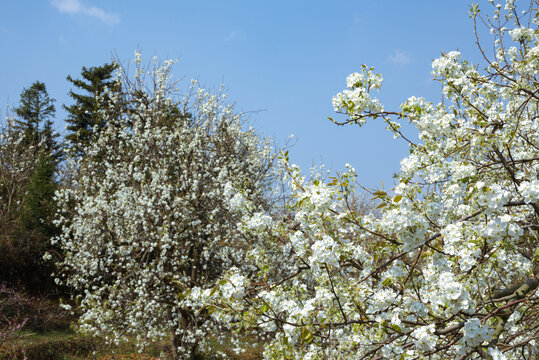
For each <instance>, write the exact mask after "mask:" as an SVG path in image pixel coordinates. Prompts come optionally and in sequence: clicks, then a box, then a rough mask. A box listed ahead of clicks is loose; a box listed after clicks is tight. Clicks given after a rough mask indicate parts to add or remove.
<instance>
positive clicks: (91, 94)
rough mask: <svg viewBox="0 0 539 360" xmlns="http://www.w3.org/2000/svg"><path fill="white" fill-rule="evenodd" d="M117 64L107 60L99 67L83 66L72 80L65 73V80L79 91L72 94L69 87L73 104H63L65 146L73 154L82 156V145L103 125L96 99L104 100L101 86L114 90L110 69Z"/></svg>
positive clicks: (89, 140)
mask: <svg viewBox="0 0 539 360" xmlns="http://www.w3.org/2000/svg"><path fill="white" fill-rule="evenodd" d="M116 69H117V64H115V63H109V64H104V65H102V66H92V67H90V68H87V67H83V68H82V71H81V76H82V79H73V78H72V77H71V76H69V75H68V76H67V80H68V81H69V82H71V83H72V84H73V85H74V86H75V87H76V88H78V89H80V90H81V91H83V93H76V92H74V91H73V90H71V91H70V92H69V96H71V97H72V98H73V100H74V101H75V103H74V104H72V105H69V106H66V105H64V108H65V110H66V111H67V112H68V118H67V119H66V122H67V126H66V130H67V131H68V134H67V135H66V137H65V138H66V140H67V141H68V142H69V148H70V149H72V150H73V151H74V152H75V153H76V154H78V155H83V150H82V149H83V148H84V147H85V146H86V145H88V144H89V143H90V142H91V141H93V140H94V139H95V137H96V135H97V133H98V132H99V131H101V130H102V129H103V128H104V127H105V125H106V122H105V119H104V118H103V117H102V116H101V115H100V112H99V108H100V106H105V105H104V104H99V102H98V99H100V101H102V102H106V101H107V97H106V96H103V94H104V93H105V89H108V90H109V91H113V92H114V91H117V90H118V85H117V83H116V82H115V81H114V71H115V70H116Z"/></svg>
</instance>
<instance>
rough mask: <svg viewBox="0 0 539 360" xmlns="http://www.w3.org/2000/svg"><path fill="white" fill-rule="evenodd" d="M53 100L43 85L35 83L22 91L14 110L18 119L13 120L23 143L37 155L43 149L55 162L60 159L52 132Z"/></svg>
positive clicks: (57, 145)
mask: <svg viewBox="0 0 539 360" xmlns="http://www.w3.org/2000/svg"><path fill="white" fill-rule="evenodd" d="M54 102H55V100H54V99H53V98H51V97H50V96H49V94H48V92H47V87H46V86H45V84H44V83H42V82H39V81H36V82H34V83H33V84H32V85H31V86H30V87H29V88H27V89H23V91H22V92H21V95H20V101H19V107H17V108H15V113H16V114H17V115H18V119H15V130H16V131H20V132H22V134H23V137H24V143H25V145H27V146H32V147H33V148H34V151H35V154H37V152H38V150H39V149H40V148H43V149H45V150H46V151H47V153H49V154H50V155H51V157H52V158H53V159H55V160H58V159H59V158H60V157H61V148H60V144H59V143H58V140H57V138H58V134H55V133H54V131H53V130H52V124H53V120H52V119H53V118H54V115H55V113H56V108H55V107H54Z"/></svg>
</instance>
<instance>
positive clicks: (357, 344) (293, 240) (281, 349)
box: [222, 1, 539, 359]
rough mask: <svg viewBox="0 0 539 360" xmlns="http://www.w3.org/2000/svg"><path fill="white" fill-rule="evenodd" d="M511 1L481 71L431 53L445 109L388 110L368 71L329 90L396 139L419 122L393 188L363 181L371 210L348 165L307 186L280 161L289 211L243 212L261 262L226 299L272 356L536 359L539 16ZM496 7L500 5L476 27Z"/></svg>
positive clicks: (455, 55) (414, 102)
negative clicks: (252, 217) (361, 202)
mask: <svg viewBox="0 0 539 360" xmlns="http://www.w3.org/2000/svg"><path fill="white" fill-rule="evenodd" d="M505 5H506V6H505V8H504V9H505V11H506V14H505V15H503V16H505V18H506V19H507V20H508V21H513V23H514V28H513V29H507V28H505V27H502V25H499V26H495V25H493V26H492V29H491V33H492V34H494V36H495V41H494V50H495V52H494V53H495V54H496V56H495V59H491V60H489V62H488V64H487V68H486V69H485V71H484V72H483V73H481V72H480V71H479V70H478V68H477V67H476V66H474V65H472V64H470V63H468V62H467V61H466V60H464V59H463V56H462V54H460V53H459V52H456V51H452V52H449V53H445V54H443V55H442V56H441V57H440V58H439V59H436V60H435V61H434V62H433V64H432V65H433V76H434V77H435V79H436V80H438V81H440V82H441V84H442V92H443V95H444V101H443V102H442V103H439V104H433V103H429V102H428V101H426V100H425V99H422V98H417V97H411V98H409V99H408V100H407V101H406V102H405V103H404V104H403V105H402V106H401V109H400V111H395V112H391V111H384V110H383V106H382V105H381V104H380V102H379V101H378V100H377V99H375V98H373V97H372V96H371V95H372V91H371V90H378V89H379V88H380V86H381V81H382V77H381V76H380V75H378V74H374V73H373V71H372V68H368V67H366V66H364V67H363V68H362V71H361V72H360V73H354V74H351V75H350V76H349V77H348V78H347V87H348V89H346V90H344V91H342V92H341V93H339V94H337V95H336V96H335V97H334V98H333V105H334V107H335V110H336V111H337V112H341V113H344V114H345V115H346V116H348V117H349V118H350V119H351V121H345V122H344V123H357V124H360V125H361V124H362V123H364V122H365V121H367V119H369V118H377V117H380V116H381V117H383V118H384V120H385V121H386V123H387V125H388V129H389V130H390V131H391V132H393V133H394V134H395V135H397V137H402V135H403V134H402V133H401V132H400V131H401V130H400V125H399V121H402V120H405V121H409V122H411V123H412V124H413V125H414V126H415V127H416V128H417V130H418V134H419V139H420V142H417V143H414V142H412V141H410V140H409V138H408V137H406V138H405V139H406V140H407V141H408V142H409V144H410V154H409V155H408V156H407V157H406V158H405V159H403V160H402V161H401V169H400V172H399V173H398V175H397V180H396V184H395V188H394V189H393V194H391V193H390V192H387V191H385V190H384V189H379V190H373V191H372V196H373V197H374V199H376V201H377V202H378V205H379V206H378V208H379V210H376V211H365V209H364V208H363V207H361V206H357V199H356V198H355V187H354V181H355V172H354V171H353V169H349V170H348V171H346V172H345V173H344V174H341V175H339V176H336V177H334V178H330V179H331V180H330V181H328V182H326V181H322V177H321V176H319V177H315V178H314V179H313V180H311V181H309V180H306V179H305V177H304V176H302V175H301V172H300V170H299V169H298V168H297V167H296V166H294V165H290V164H288V162H286V161H285V164H284V166H285V168H286V169H287V174H288V177H287V179H288V182H289V185H290V187H289V189H290V190H289V191H290V193H291V195H292V197H291V199H292V202H291V203H290V204H289V214H288V216H286V218H285V220H282V221H272V222H266V223H264V224H262V223H260V222H257V225H256V226H249V221H247V218H246V217H245V216H244V217H243V218H242V224H246V225H242V229H248V233H249V235H250V236H253V237H254V238H256V239H257V240H256V241H257V242H256V244H257V246H256V247H254V248H253V249H252V250H251V251H249V252H248V256H249V258H250V259H253V261H254V262H255V264H256V266H257V270H258V271H255V272H254V273H251V274H245V275H246V276H250V277H251V279H252V280H251V282H252V284H253V285H252V286H251V287H250V288H247V290H246V293H245V294H243V293H242V295H243V297H241V298H239V297H230V300H229V302H228V305H226V306H225V305H222V306H223V308H226V307H227V306H228V308H229V309H230V310H231V311H237V309H242V311H243V312H244V314H245V316H244V318H245V319H248V320H247V321H244V322H242V326H248V327H251V328H257V329H259V330H261V331H263V332H266V333H268V334H269V335H270V341H269V343H268V344H267V346H266V352H265V357H266V358H267V359H284V358H290V359H322V358H324V359H371V358H378V359H379V358H387V359H404V358H413V359H419V358H429V359H448V358H453V357H456V358H475V357H481V358H492V359H535V358H537V357H538V356H539V352H538V349H539V347H538V346H537V339H536V332H534V330H533V329H537V327H538V326H539V323H538V319H539V316H538V311H539V308H538V304H539V300H538V298H537V295H536V289H537V287H538V281H537V276H538V274H537V269H538V268H539V264H538V263H539V257H538V256H539V247H538V243H537V229H538V228H539V222H538V220H537V219H538V218H539V207H538V205H537V204H539V202H538V201H539V190H538V181H537V179H538V178H539V150H538V149H539V137H538V135H537V134H539V122H538V121H537V117H538V114H539V101H538V98H537V96H536V94H537V88H538V87H539V82H538V81H537V77H536V75H537V70H538V69H539V57H538V56H537V54H539V36H538V34H539V31H538V30H537V24H538V19H539V17H538V16H537V11H538V10H537V6H536V5H537V4H536V3H535V2H534V5H533V6H531V7H530V8H529V9H528V8H527V7H526V11H525V12H524V13H522V14H521V13H520V12H518V11H517V9H518V6H517V4H516V2H515V1H507V2H506V4H505ZM503 11H504V10H502V5H501V4H494V15H493V16H492V18H490V19H489V21H485V22H484V23H488V24H496V23H497V21H495V20H496V19H498V18H499V17H500V16H502V12H503ZM478 14H479V11H478V10H477V9H475V8H472V17H473V18H474V20H475V21H477V19H478V16H479V15H478ZM525 23H526V24H529V25H528V27H527V28H523V27H522V25H521V24H525ZM508 24H509V23H507V24H505V26H508ZM507 32H508V33H509V34H510V35H511V38H508V37H507V36H505V37H504V33H507ZM511 39H512V40H513V41H514V42H515V43H513V44H512V45H514V46H508V45H507V44H504V43H503V41H511ZM515 49H516V50H515ZM391 117H394V118H396V119H394V120H391ZM335 122H336V121H335ZM344 123H343V124H344ZM245 208H249V205H246V206H245ZM258 224H260V225H258ZM242 291H243V289H242ZM522 314H527V316H523V315H522Z"/></svg>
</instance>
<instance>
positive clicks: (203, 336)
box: [55, 54, 273, 359]
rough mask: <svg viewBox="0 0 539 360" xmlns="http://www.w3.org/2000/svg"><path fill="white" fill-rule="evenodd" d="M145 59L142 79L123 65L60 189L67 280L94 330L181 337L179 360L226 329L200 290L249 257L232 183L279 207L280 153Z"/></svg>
mask: <svg viewBox="0 0 539 360" xmlns="http://www.w3.org/2000/svg"><path fill="white" fill-rule="evenodd" d="M135 64H136V65H135V66H136V70H135V74H134V77H132V76H129V74H128V73H127V70H125V69H124V68H120V73H119V75H118V76H119V77H118V82H119V83H121V88H122V91H121V92H111V91H109V92H106V93H105V95H106V97H107V98H106V100H107V101H106V102H105V103H104V104H105V105H106V106H105V105H104V106H102V107H101V108H100V111H101V116H102V118H103V119H105V120H106V124H107V125H106V127H105V128H104V129H103V130H102V131H101V133H100V136H99V138H98V139H97V140H96V141H95V143H92V144H90V145H89V146H88V147H87V148H85V149H84V153H85V154H86V155H85V156H84V157H82V158H80V157H79V158H73V159H71V165H70V166H72V167H73V168H75V169H76V170H75V171H76V176H74V177H73V178H74V179H73V181H72V184H71V185H70V186H69V187H67V188H65V189H63V190H61V191H59V192H58V193H57V197H58V203H59V206H60V208H61V215H60V217H59V219H58V224H59V225H60V226H61V227H62V235H61V236H58V237H57V238H56V239H55V241H56V242H58V243H59V244H60V246H61V247H62V249H63V250H64V252H65V259H64V260H63V261H61V262H60V263H59V265H60V266H61V267H62V272H61V273H60V279H61V281H62V282H63V283H65V284H66V285H68V286H71V287H73V288H74V289H75V290H76V291H77V294H78V295H77V296H76V300H77V301H78V302H79V304H80V310H81V311H82V315H81V317H80V329H81V330H82V331H86V332H90V333H93V334H96V335H98V336H103V337H104V338H105V339H106V340H109V341H111V342H118V341H121V340H122V339H125V337H126V336H131V337H136V339H137V342H138V344H140V345H141V346H144V345H145V344H147V343H148V342H149V341H156V340H162V339H163V338H165V337H169V336H170V337H171V339H172V345H173V353H174V354H173V358H182V359H194V358H195V352H196V351H197V350H198V349H201V348H202V350H204V349H205V348H206V346H207V343H206V342H207V339H208V335H212V337H213V334H215V337H217V336H218V335H219V334H220V333H221V332H222V329H223V327H224V326H225V324H223V323H221V322H218V321H217V320H215V319H214V318H212V317H211V309H208V308H207V307H206V306H205V304H204V303H202V302H201V301H200V294H201V293H203V292H205V291H211V290H210V289H211V288H212V287H213V286H214V285H215V283H216V281H218V279H219V277H220V275H221V274H222V273H223V272H225V271H229V270H230V269H233V268H238V269H239V268H245V267H246V265H247V263H246V262H245V261H244V252H245V251H246V249H247V248H248V247H249V244H248V242H246V239H245V237H243V236H240V234H239V233H238V231H237V229H236V227H235V225H236V223H237V222H238V220H239V217H240V214H239V212H238V211H236V210H234V208H232V207H230V201H231V199H230V198H231V196H233V195H234V194H233V192H232V191H231V189H232V188H236V189H241V192H242V196H243V198H245V199H249V202H250V203H252V204H255V205H254V208H261V209H262V208H265V209H268V206H269V200H270V198H269V197H268V196H269V195H268V189H269V186H270V185H271V184H270V180H271V166H272V163H273V155H272V149H271V147H270V145H269V143H268V142H267V141H264V140H262V139H260V138H259V137H257V136H256V135H255V134H254V132H253V130H248V131H245V130H244V129H243V122H242V120H241V116H240V115H239V114H237V113H235V112H234V109H233V107H232V106H231V105H227V104H226V103H225V102H224V99H225V96H224V95H222V94H220V95H212V94H210V93H209V92H208V91H206V90H204V89H202V88H200V87H199V86H198V85H197V83H196V82H193V83H192V86H191V88H190V89H189V90H188V91H187V92H186V93H180V92H179V91H178V90H176V89H175V84H174V83H173V82H171V80H170V71H171V65H172V62H166V63H165V64H164V65H162V66H161V65H159V64H158V63H157V62H156V60H154V65H153V68H151V69H149V70H148V69H146V68H144V67H143V66H141V57H140V55H138V54H137V58H136V61H135ZM147 74H151V75H150V78H146V77H145V76H147ZM232 202H234V201H232Z"/></svg>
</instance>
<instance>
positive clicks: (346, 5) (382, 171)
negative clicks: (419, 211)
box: [0, 0, 487, 188]
mask: <svg viewBox="0 0 539 360" xmlns="http://www.w3.org/2000/svg"><path fill="white" fill-rule="evenodd" d="M470 2H471V1H468V0H452V1H432V0H409V1H402V0H385V1H376V0H355V1H344V0H342V1H341V0H333V1H315V0H310V1H303V0H298V1H292V0H288V1H280V0H274V1H255V0H251V1H235V0H227V1H217V0H215V1H204V0H199V1H183V0H176V1H173V0H167V1H165V0H161V1H160V0H156V1H142V0H129V1H127V0H115V1H110V0H109V1H105V0H53V1H50V0H39V1H36V0H17V1H15V0H4V1H2V2H1V3H0V49H1V53H2V56H0V104H2V107H1V110H0V111H1V112H0V114H1V115H2V117H4V115H5V105H4V104H10V106H13V105H16V104H17V102H18V98H19V94H20V92H21V90H22V89H23V87H28V86H30V85H31V84H32V83H33V82H34V81H38V80H39V81H42V82H44V83H45V84H46V85H47V89H48V91H49V94H50V95H51V96H52V97H54V98H55V99H56V100H57V103H56V105H57V109H58V111H57V128H58V129H59V130H63V128H64V124H63V119H64V118H65V113H64V112H63V111H62V110H61V104H71V102H70V98H69V97H68V96H67V93H68V91H69V89H70V88H71V87H70V83H68V82H67V81H66V80H65V78H66V76H67V75H68V74H69V75H71V76H72V77H74V78H77V77H79V74H80V71H81V68H82V66H86V67H89V66H99V65H102V64H103V63H105V62H108V61H110V60H111V58H112V56H113V54H117V55H118V57H119V58H120V60H121V61H122V62H123V63H127V62H128V61H129V60H130V59H131V58H132V57H133V53H134V51H135V50H136V49H140V50H141V51H142V54H143V56H144V57H145V58H146V59H149V58H150V57H152V56H153V55H157V56H158V57H159V58H160V59H163V60H164V59H169V58H174V59H178V60H179V61H178V63H177V65H176V67H175V75H176V76H177V77H178V78H185V79H186V80H187V79H190V78H198V79H199V80H200V82H201V83H202V84H204V85H205V86H207V87H209V88H212V89H218V88H219V85H220V84H221V83H223V82H224V83H225V84H226V86H227V88H228V92H229V94H230V99H233V100H234V101H235V102H236V103H237V106H238V109H239V110H240V111H244V112H252V113H251V115H250V117H251V120H252V122H253V124H254V126H255V127H256V128H257V129H258V130H259V133H260V134H263V135H265V136H273V137H274V138H275V139H276V141H277V142H278V143H284V142H285V140H286V139H287V138H288V136H289V135H290V134H294V135H295V138H296V140H297V144H296V145H295V146H294V147H293V148H292V149H290V154H291V160H292V161H293V162H295V163H297V164H299V165H300V166H301V167H303V168H305V169H308V168H309V167H310V166H311V164H313V163H314V164H321V163H324V164H325V165H326V167H330V168H331V169H333V170H342V169H343V168H344V164H345V163H350V164H352V166H354V167H355V168H356V170H357V171H358V174H359V180H360V182H361V183H362V184H364V185H366V186H368V187H378V186H380V180H383V181H384V184H385V185H386V188H390V187H391V184H392V178H391V175H392V174H393V173H394V172H396V171H398V168H399V161H400V159H402V158H403V157H404V156H406V154H407V146H406V145H405V144H404V143H403V142H402V141H395V140H393V138H392V136H391V134H389V133H387V132H386V131H385V130H384V126H383V125H382V124H381V123H380V122H377V121H374V122H371V123H369V124H368V125H366V126H364V127H362V128H359V127H354V126H349V127H338V126H336V125H333V124H331V123H330V122H329V121H328V120H327V117H328V116H334V115H335V114H334V112H333V109H332V106H331V98H332V96H333V95H335V94H336V93H337V92H339V91H341V90H342V89H343V88H344V87H345V79H346V76H347V75H348V74H350V73H352V72H354V71H359V69H360V66H361V64H368V65H369V66H374V67H375V68H376V70H377V71H378V72H381V73H382V74H383V76H384V85H383V87H382V92H381V93H380V98H381V100H382V101H383V102H384V104H385V106H386V109H388V110H390V109H394V108H397V107H398V105H399V104H400V103H402V102H403V101H405V100H406V98H408V97H410V96H412V95H415V96H424V97H426V98H427V99H429V100H431V101H438V100H440V85H439V84H438V83H436V82H434V81H432V80H431V76H430V69H431V65H430V64H431V61H432V60H433V59H434V58H437V57H438V56H439V55H440V54H441V52H442V51H444V50H445V51H449V50H456V49H458V50H460V51H461V52H462V53H463V55H464V57H466V58H468V59H471V60H472V62H475V60H478V59H479V57H478V53H477V50H476V48H475V45H474V37H473V27H472V22H471V20H470V19H469V18H468V15H467V13H468V8H469V3H470ZM476 2H478V3H479V4H480V5H481V6H483V7H485V6H486V5H487V4H486V3H487V2H486V1H485V0H481V1H476ZM185 84H187V81H185ZM259 110H261V111H259ZM409 131H410V132H411V133H413V130H412V129H409Z"/></svg>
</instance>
